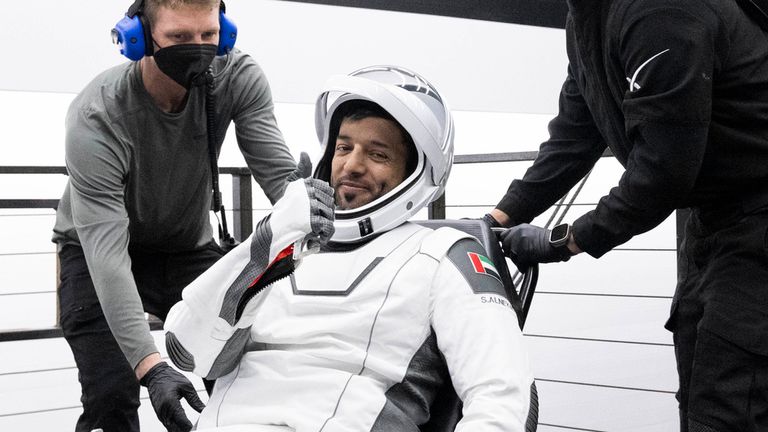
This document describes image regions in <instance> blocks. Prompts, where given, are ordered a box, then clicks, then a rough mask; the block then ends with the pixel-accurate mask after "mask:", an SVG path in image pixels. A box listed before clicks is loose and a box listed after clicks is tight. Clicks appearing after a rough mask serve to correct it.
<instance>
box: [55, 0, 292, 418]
mask: <svg viewBox="0 0 768 432" xmlns="http://www.w3.org/2000/svg"><path fill="white" fill-rule="evenodd" d="M175 3H176V4H175V5H169V4H168V2H167V1H165V0H146V1H144V2H141V1H137V2H136V3H135V4H134V5H133V6H131V9H130V10H129V11H128V14H127V18H126V19H128V21H126V20H125V19H124V20H123V21H121V23H119V24H118V26H116V29H117V30H119V31H120V32H130V31H131V30H132V28H131V27H130V26H133V25H138V26H139V27H138V29H139V30H140V32H139V33H137V34H139V35H141V36H145V37H144V39H145V40H146V41H147V42H148V43H147V44H146V45H147V47H146V49H145V51H144V52H140V53H139V57H140V60H138V61H134V62H129V63H125V64H122V65H120V66H117V67H114V68H111V69H109V70H107V71H105V72H103V73H101V74H100V75H98V76H97V77H96V78H95V79H94V80H93V81H92V82H91V83H90V84H88V85H87V86H86V88H85V89H84V90H83V91H82V92H81V93H80V94H79V95H78V96H77V98H76V99H75V100H74V101H73V102H72V105H71V106H70V108H69V111H68V113H67V117H66V164H67V170H68V172H69V183H68V184H67V186H66V189H65V191H64V194H63V196H62V199H61V202H60V204H59V208H58V211H57V214H56V225H55V227H54V235H53V241H54V242H56V243H57V244H58V250H59V258H60V263H61V285H60V291H59V296H60V308H61V309H60V310H61V324H62V328H63V330H64V335H65V337H66V339H67V342H68V343H69V344H70V347H71V348H72V351H73V354H74V356H75V360H76V363H77V366H78V369H79V379H80V383H81V386H82V390H83V395H82V401H83V414H82V415H81V417H80V419H79V421H78V425H77V430H78V431H79V430H84V431H90V430H92V429H96V428H102V429H103V430H104V431H105V432H108V431H110V430H115V431H129V430H138V416H137V413H136V408H137V407H138V405H139V381H141V384H143V385H145V386H147V387H148V389H149V393H150V399H151V401H152V405H153V407H154V408H155V411H156V413H157V414H158V417H159V418H160V420H161V421H162V422H163V424H164V425H165V426H166V427H168V428H170V429H171V430H189V429H190V428H191V424H190V423H189V421H188V420H187V418H186V417H185V416H184V413H183V410H182V408H181V405H180V404H179V398H180V397H182V396H184V397H186V398H187V400H188V401H189V402H190V404H191V405H192V406H193V407H195V408H198V409H201V405H202V403H201V402H200V401H199V399H197V395H196V394H195V392H194V388H193V387H192V385H191V384H190V383H189V381H188V380H187V379H186V378H184V377H183V376H182V375H181V374H179V373H177V372H176V371H175V370H173V369H172V368H170V367H169V366H168V365H167V364H166V363H165V362H162V361H161V359H160V355H159V353H158V349H157V347H156V346H155V341H154V339H153V337H152V335H151V334H150V331H149V327H148V325H147V323H146V321H145V319H144V312H145V311H147V312H150V313H152V314H154V315H157V316H158V317H160V318H161V319H164V318H165V315H166V314H167V312H168V310H169V309H170V307H171V306H172V305H173V304H174V303H175V302H177V301H178V300H180V298H181V297H180V295H181V289H182V288H183V287H184V286H185V285H187V284H188V283H189V282H191V281H192V280H193V279H194V278H195V277H196V276H197V275H198V274H200V273H202V272H203V271H204V270H205V269H207V268H208V267H209V266H210V265H212V264H213V263H214V262H215V261H216V260H218V258H220V257H221V256H222V255H223V251H222V250H221V249H220V248H219V247H218V246H217V245H216V244H215V242H214V241H213V234H212V229H211V226H210V222H209V211H210V209H211V195H212V194H211V168H210V160H209V156H208V141H207V136H206V110H205V96H206V95H205V93H206V91H205V90H206V89H205V86H203V85H199V84H200V81H201V80H200V77H201V76H202V75H203V72H204V71H206V70H207V68H208V66H209V65H210V66H212V71H213V79H214V91H213V95H214V96H215V101H216V104H215V136H216V143H215V144H216V147H217V150H218V149H219V148H220V147H221V144H222V142H223V140H224V136H225V134H226V131H227V128H228V126H229V124H230V122H231V121H234V122H235V126H236V128H235V131H236V135H237V141H238V145H239V147H240V150H241V151H242V153H243V156H244V157H245V160H246V162H247V164H248V166H249V168H250V169H251V172H252V173H253V176H254V178H255V179H256V181H257V182H258V183H259V185H260V186H261V188H262V189H263V190H264V192H265V193H266V195H267V196H268V197H269V199H270V201H272V202H275V201H276V200H277V199H278V198H280V197H281V196H282V193H283V190H284V188H285V178H286V177H287V176H288V175H289V174H290V173H291V172H293V170H294V169H295V162H294V160H293V157H292V156H291V155H290V153H289V151H288V149H287V147H286V145H285V143H284V141H283V137H282V134H281V133H280V130H279V129H278V127H277V123H276V121H275V117H274V113H273V103H272V96H271V93H270V89H269V85H268V83H267V79H266V77H265V76H264V73H263V72H262V70H261V68H260V67H259V66H258V65H257V64H256V62H255V61H254V60H253V59H252V58H251V57H249V56H248V55H246V54H243V53H242V52H239V51H238V50H231V44H233V43H234V33H229V32H227V33H226V34H224V33H223V32H222V33H221V34H220V28H222V29H223V28H227V26H229V25H230V22H229V20H228V18H227V17H226V15H224V14H223V4H222V5H220V4H219V1H218V0H181V1H176V2H175ZM220 7H221V9H222V10H221V12H222V13H220ZM130 18H134V19H133V20H130ZM121 24H125V25H127V26H129V27H128V29H127V30H126V28H125V27H121ZM150 24H151V27H150ZM220 26H221V27H220ZM133 30H135V29H133ZM118 33H119V32H118ZM120 36H121V38H124V39H125V40H122V42H123V46H124V48H125V47H126V45H128V43H129V42H130V41H131V37H130V33H125V34H120ZM220 37H221V38H226V37H232V40H231V41H225V40H222V41H221V42H220ZM226 43H229V44H230V45H229V46H226V45H224V46H223V44H226ZM222 51H225V53H226V55H218V56H217V53H218V54H222ZM124 53H125V54H126V56H128V57H129V58H131V57H130V56H129V54H128V53H126V52H124ZM134 59H135V58H134Z"/></svg>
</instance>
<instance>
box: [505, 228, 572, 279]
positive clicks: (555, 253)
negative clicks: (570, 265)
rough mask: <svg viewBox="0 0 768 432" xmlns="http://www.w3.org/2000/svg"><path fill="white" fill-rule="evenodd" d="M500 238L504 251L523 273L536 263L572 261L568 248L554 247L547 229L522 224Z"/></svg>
mask: <svg viewBox="0 0 768 432" xmlns="http://www.w3.org/2000/svg"><path fill="white" fill-rule="evenodd" d="M500 238H501V248H502V250H504V253H505V254H506V255H507V256H508V257H509V258H510V259H511V260H512V262H513V263H515V265H516V266H517V268H518V270H520V271H521V272H524V271H525V270H527V269H528V267H530V266H531V265H533V264H536V263H548V262H559V261H568V260H569V259H571V255H572V254H571V251H570V250H568V247H567V246H565V245H563V246H559V247H555V246H552V244H551V243H550V242H549V230H548V229H546V228H541V227H537V226H535V225H530V224H521V225H517V226H514V227H512V228H510V229H508V230H506V231H504V232H503V233H501V236H500Z"/></svg>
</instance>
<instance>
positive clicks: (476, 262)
mask: <svg viewBox="0 0 768 432" xmlns="http://www.w3.org/2000/svg"><path fill="white" fill-rule="evenodd" d="M467 255H468V256H469V261H470V262H471V263H472V267H473V268H474V270H475V273H480V274H484V275H488V276H491V277H493V278H495V279H496V280H498V281H499V282H501V276H499V271H498V270H496V266H494V265H493V262H491V260H490V259H489V258H488V257H485V256H483V255H480V254H478V253H474V252H467Z"/></svg>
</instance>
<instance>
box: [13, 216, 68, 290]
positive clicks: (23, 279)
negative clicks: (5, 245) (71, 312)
mask: <svg viewBox="0 0 768 432" xmlns="http://www.w3.org/2000/svg"><path fill="white" fill-rule="evenodd" d="M0 220H1V219H0ZM55 279H56V257H55V255H54V254H53V253H49V254H39V255H0V296H3V295H4V294H10V293H29V292H39V291H53V290H54V289H55V288H56V281H55ZM3 298H4V297H0V299H3ZM2 301H3V300H0V302H2Z"/></svg>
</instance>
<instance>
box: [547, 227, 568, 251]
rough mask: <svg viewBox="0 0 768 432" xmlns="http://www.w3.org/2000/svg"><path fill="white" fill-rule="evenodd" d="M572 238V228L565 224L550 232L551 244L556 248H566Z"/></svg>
mask: <svg viewBox="0 0 768 432" xmlns="http://www.w3.org/2000/svg"><path fill="white" fill-rule="evenodd" d="M570 236H571V226H570V225H568V224H567V223H563V224H560V225H557V226H555V227H554V228H552V231H550V232H549V244H551V245H552V246H554V247H560V246H564V245H566V244H567V243H568V237H570Z"/></svg>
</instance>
